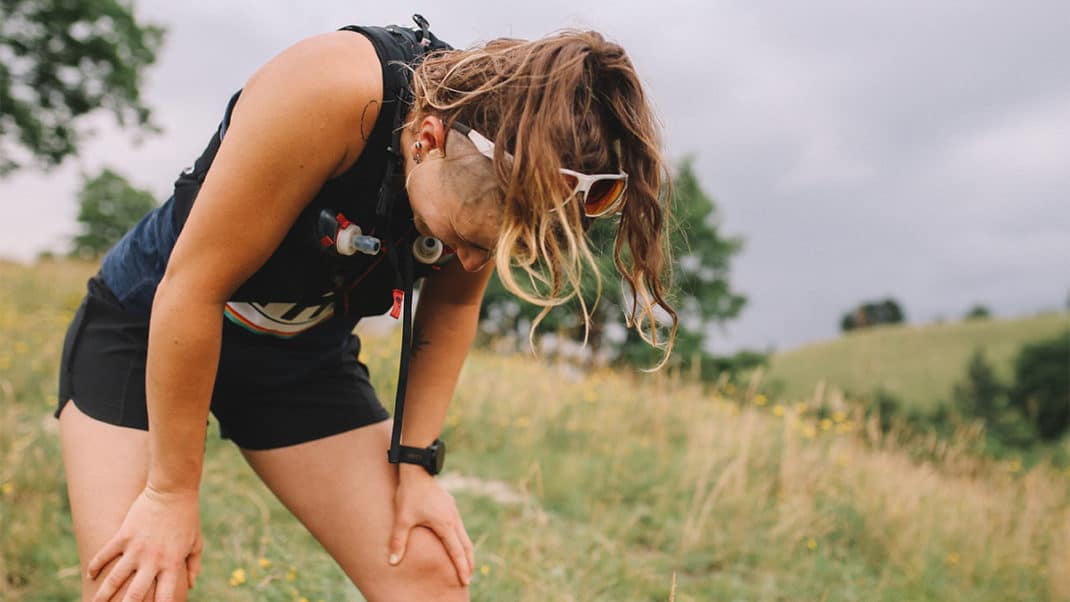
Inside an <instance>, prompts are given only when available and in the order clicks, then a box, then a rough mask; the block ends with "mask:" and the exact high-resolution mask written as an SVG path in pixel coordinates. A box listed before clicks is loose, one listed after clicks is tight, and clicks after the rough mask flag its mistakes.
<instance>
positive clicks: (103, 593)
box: [93, 556, 137, 602]
mask: <svg viewBox="0 0 1070 602" xmlns="http://www.w3.org/2000/svg"><path fill="white" fill-rule="evenodd" d="M136 569H137V565H136V564H135V561H134V560H132V559H131V558H130V557H129V556H121V557H119V562H116V563H115V566H114V567H112V569H111V572H110V573H108V576H107V577H105V578H104V582H103V583H101V584H100V588H99V589H97V594H96V595H95V596H93V602H108V601H109V600H111V597H112V596H114V595H115V592H117V591H119V590H120V589H121V588H122V587H123V584H124V583H126V580H127V578H129V577H130V575H131V574H133V572H134V570H136Z"/></svg>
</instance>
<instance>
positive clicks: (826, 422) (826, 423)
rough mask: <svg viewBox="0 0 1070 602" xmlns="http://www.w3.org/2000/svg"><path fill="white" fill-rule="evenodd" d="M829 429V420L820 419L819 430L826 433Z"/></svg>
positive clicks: (830, 426)
mask: <svg viewBox="0 0 1070 602" xmlns="http://www.w3.org/2000/svg"><path fill="white" fill-rule="evenodd" d="M830 428H832V421H831V420H829V419H828V418H822V419H821V430H823V431H827V430H829V429H830Z"/></svg>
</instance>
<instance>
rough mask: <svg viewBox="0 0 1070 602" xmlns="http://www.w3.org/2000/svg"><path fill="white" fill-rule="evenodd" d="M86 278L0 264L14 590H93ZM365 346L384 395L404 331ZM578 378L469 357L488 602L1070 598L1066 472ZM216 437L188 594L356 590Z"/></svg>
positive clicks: (341, 596)
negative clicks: (86, 580) (921, 449)
mask: <svg viewBox="0 0 1070 602" xmlns="http://www.w3.org/2000/svg"><path fill="white" fill-rule="evenodd" d="M90 269H91V268H90V267H89V266H84V265H69V264H45V265H41V266H37V267H34V268H25V267H18V266H13V265H10V264H7V265H5V264H0V600H25V601H38V600H39V601H44V600H48V601H52V600H73V599H76V598H77V591H78V573H79V569H78V558H77V554H76V551H75V544H74V539H73V536H72V533H71V524H70V514H69V509H68V506H67V502H66V492H65V485H64V477H63V468H62V463H61V461H60V453H59V445H58V437H57V434H56V421H55V420H53V419H52V418H51V417H50V413H51V411H52V409H53V407H54V395H55V392H54V381H55V372H56V366H57V361H58V357H59V351H60V345H61V343H62V336H63V330H64V328H65V326H66V322H67V320H68V319H69V318H70V316H71V314H72V312H73V310H74V308H75V307H76V305H77V303H78V301H79V298H80V295H81V290H82V287H83V283H84V280H85V277H86V276H87V275H88V274H89V271H90ZM365 349H366V350H370V351H371V355H367V356H365V357H364V358H363V359H364V361H366V362H367V363H368V364H369V365H370V367H371V370H372V373H373V374H374V375H375V383H376V386H377V387H378V388H379V390H380V392H381V393H383V394H386V393H389V392H390V391H392V387H393V382H392V380H391V379H392V378H393V376H392V375H393V373H394V369H395V365H396V351H395V349H396V341H395V340H384V341H378V342H377V344H374V345H367V346H366V347H365ZM564 375H565V372H563V371H561V370H559V369H557V368H555V367H554V366H550V365H545V364H542V363H539V362H533V361H531V360H530V358H525V357H520V356H517V357H508V356H500V355H494V354H489V353H482V352H477V353H475V354H474V355H473V357H472V358H471V359H470V361H469V362H468V364H467V365H466V368H465V371H464V374H463V377H462V381H461V384H460V385H459V387H458V391H457V395H456V397H455V400H454V403H453V405H452V407H451V412H450V415H449V418H448V423H447V426H446V431H445V433H444V437H445V438H446V439H447V440H448V441H449V442H450V449H451V456H450V462H449V467H448V469H447V472H446V475H444V476H445V477H447V478H448V480H447V482H448V483H450V484H451V486H452V487H453V488H454V491H455V495H456V497H457V499H458V503H459V505H460V507H461V511H462V515H463V516H464V517H465V522H466V525H467V527H468V530H469V532H470V533H471V535H472V537H473V539H474V540H475V542H476V545H477V565H478V566H479V569H480V570H479V571H477V576H476V580H475V581H474V582H473V586H472V592H473V598H474V599H475V600H494V601H501V600H509V601H512V600H532V601H535V600H538V601H545V600H566V601H567V600H576V601H599V600H605V601H614V602H616V601H624V600H651V601H652V600H669V599H670V596H671V593H672V587H673V580H674V575H675V592H674V595H675V600H680V601H684V600H770V601H772V600H815V601H817V600H830V601H831V600H863V601H874V600H888V601H902V600H941V601H943V600H969V601H989V600H991V601H1005V600H1070V571H1068V570H1067V569H1068V567H1070V473H1068V472H1066V471H1061V470H1058V469H1056V468H1053V467H1051V466H1047V465H1038V466H1035V467H1032V468H1030V469H1028V470H1027V469H1024V468H1023V467H1022V465H1021V464H1020V463H1016V462H1014V461H1001V462H997V461H993V460H987V459H981V458H974V457H971V456H968V455H965V454H963V453H961V452H960V451H959V450H960V449H961V446H960V445H959V444H958V443H956V442H955V441H952V442H950V443H939V444H938V445H937V447H938V449H937V450H936V451H938V453H930V454H927V455H926V457H937V458H939V460H938V461H929V462H922V463H918V462H914V461H911V460H910V454H909V453H908V452H909V451H910V450H905V449H900V448H897V447H896V446H895V445H896V444H894V443H891V442H887V441H881V440H880V438H879V435H878V434H877V432H876V429H875V428H874V425H872V424H864V423H861V422H860V419H859V417H858V416H853V415H849V414H848V413H837V414H835V415H833V416H832V417H831V418H827V419H824V420H817V419H815V418H813V417H812V416H811V413H810V412H809V409H808V408H807V407H805V405H797V404H795V403H792V404H782V403H780V400H778V399H766V398H764V397H762V396H752V397H748V399H752V400H753V401H752V402H749V403H739V402H736V401H734V400H733V399H732V398H731V396H730V395H729V394H728V393H727V392H721V393H720V394H717V393H714V394H704V393H702V392H701V390H700V389H699V388H697V387H692V386H689V385H688V384H686V383H683V382H678V381H676V380H675V379H673V378H672V377H669V376H666V375H653V376H650V377H644V378H639V377H638V376H630V375H621V374H614V373H610V372H595V373H592V374H589V375H587V376H585V377H583V378H581V379H575V378H571V379H570V378H566V377H565V376H564ZM384 397H388V395H384ZM212 430H213V432H212V433H211V434H210V437H209V443H208V449H207V452H206V453H207V459H206V465H205V470H204V482H203V487H202V525H203V529H204V535H205V539H206V550H205V565H204V573H203V574H202V576H201V577H200V579H199V581H198V584H197V587H196V588H195V589H194V590H193V592H192V597H191V599H192V600H205V601H212V602H215V601H269V602H270V601H286V602H290V601H297V602H300V601H301V600H303V599H305V600H308V601H310V602H315V601H316V600H325V601H328V600H329V601H334V600H360V599H361V598H360V596H359V594H358V593H357V592H356V591H355V590H354V589H353V588H352V586H351V585H349V584H348V583H347V581H346V579H345V577H344V575H343V574H342V572H341V571H340V570H339V569H338V568H337V567H336V566H334V564H333V562H332V561H331V559H330V558H329V557H328V556H326V554H325V553H324V552H323V551H322V550H321V549H320V548H319V547H318V544H316V543H315V541H314V540H312V538H311V537H310V536H309V535H308V534H307V533H305V532H304V530H303V529H302V528H301V527H300V525H298V524H297V522H296V521H295V520H294V519H293V518H292V517H290V516H289V515H288V513H287V512H286V511H285V510H284V509H283V508H282V506H281V505H280V504H279V503H278V502H276V501H275V500H274V499H273V497H272V496H271V494H270V493H269V492H268V491H267V490H266V489H265V488H264V486H263V485H262V484H260V483H259V481H258V480H257V479H256V477H255V476H254V475H253V473H252V471H251V470H250V469H249V468H248V467H247V466H246V465H245V464H244V462H243V461H242V460H241V457H240V455H239V454H238V452H237V450H236V449H235V448H234V447H233V446H232V445H231V444H230V443H229V442H226V441H221V440H220V439H219V438H218V436H216V434H215V433H216V432H217V431H216V426H215V424H214V423H213V426H212ZM969 436H970V434H969V433H961V434H960V437H961V438H966V437H969ZM934 449H936V448H934ZM461 477H463V478H461Z"/></svg>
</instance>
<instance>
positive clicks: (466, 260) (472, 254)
mask: <svg viewBox="0 0 1070 602" xmlns="http://www.w3.org/2000/svg"><path fill="white" fill-rule="evenodd" d="M456 252H457V259H459V260H460V262H461V267H463V268H464V271H466V272H478V271H479V270H481V269H483V266H485V265H487V262H488V261H490V259H489V258H488V257H487V254H486V253H484V252H482V251H473V250H472V249H466V248H464V247H460V248H458V249H456Z"/></svg>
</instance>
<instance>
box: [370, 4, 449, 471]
mask: <svg viewBox="0 0 1070 602" xmlns="http://www.w3.org/2000/svg"><path fill="white" fill-rule="evenodd" d="M413 21H415V22H416V25H417V26H418V27H419V28H420V31H419V32H411V31H407V30H403V29H401V28H399V27H391V28H388V30H389V31H391V32H392V33H396V34H400V35H402V36H406V37H407V36H409V35H413V36H414V37H415V38H416V40H415V42H416V43H415V44H413V45H412V46H411V48H412V50H413V52H414V53H415V56H414V57H413V59H412V61H411V62H413V63H415V62H418V61H419V60H420V59H421V58H422V57H423V55H424V53H425V52H426V51H427V49H428V48H429V47H430V48H435V42H436V40H435V38H434V36H433V35H432V34H431V32H430V31H429V30H428V23H427V19H424V18H423V17H422V16H420V15H413ZM403 73H404V79H405V81H404V84H403V85H401V86H400V87H399V89H398V95H397V98H396V101H395V103H396V106H395V107H394V129H393V138H392V140H391V143H390V148H388V149H387V153H388V157H387V164H386V172H385V176H384V178H383V184H382V186H381V187H380V189H379V199H378V204H377V205H376V208H375V213H376V216H377V217H378V218H379V220H380V221H381V222H383V223H384V225H385V230H384V231H385V232H388V233H389V232H393V231H394V230H393V225H394V224H393V218H394V205H395V200H396V198H397V196H398V194H397V192H396V191H395V190H394V188H395V186H396V177H395V176H396V174H397V169H398V166H399V165H401V166H404V164H405V158H404V155H403V152H404V151H403V149H402V148H401V130H402V127H403V125H404V119H405V112H406V110H407V109H408V108H409V107H411V106H412V102H413V98H412V91H411V88H412V83H411V74H410V72H409V71H408V70H407V69H404V70H403ZM402 170H403V171H404V168H402ZM407 241H408V238H407V237H404V238H401V239H399V241H397V242H395V243H394V244H391V245H389V246H388V247H387V248H386V249H385V250H386V253H387V257H388V258H389V260H390V263H391V266H392V267H393V268H394V273H395V274H396V278H395V282H396V286H397V288H396V289H395V291H394V294H395V299H397V296H398V294H399V293H400V295H401V297H402V298H401V303H402V307H403V309H402V317H401V358H400V360H399V365H398V386H397V392H396V395H395V397H394V429H393V432H392V433H391V435H390V449H389V450H388V451H387V459H388V460H389V461H390V463H392V464H397V463H399V462H400V461H401V428H402V424H403V420H404V416H405V391H406V388H407V385H408V380H409V363H410V360H411V358H412V319H413V316H412V289H413V280H414V279H415V277H414V275H413V272H414V267H413V256H412V248H411V246H409V245H408V244H406V243H407ZM399 246H400V248H399ZM395 317H396V316H395Z"/></svg>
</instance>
